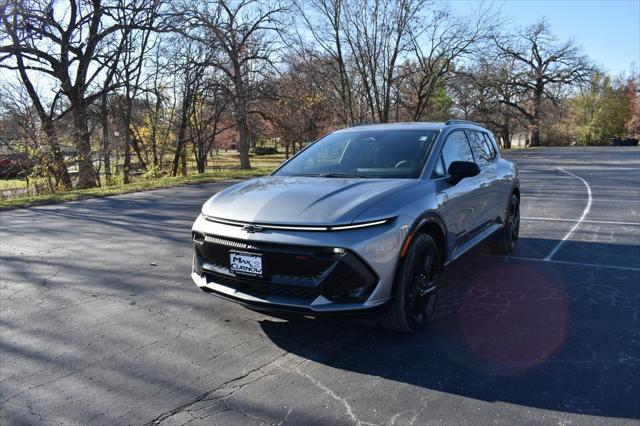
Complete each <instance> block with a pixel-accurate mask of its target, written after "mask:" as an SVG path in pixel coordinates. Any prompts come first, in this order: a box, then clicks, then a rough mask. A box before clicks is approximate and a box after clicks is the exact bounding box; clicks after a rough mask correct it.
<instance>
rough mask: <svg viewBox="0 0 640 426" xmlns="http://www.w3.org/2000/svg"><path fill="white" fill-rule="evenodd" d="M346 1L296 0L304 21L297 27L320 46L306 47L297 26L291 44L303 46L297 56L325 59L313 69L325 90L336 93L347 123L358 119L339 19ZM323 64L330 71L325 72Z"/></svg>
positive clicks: (343, 117) (339, 112)
mask: <svg viewBox="0 0 640 426" xmlns="http://www.w3.org/2000/svg"><path fill="white" fill-rule="evenodd" d="M345 3H346V2H345V1H343V0H297V1H296V3H295V5H296V9H297V12H298V15H299V16H300V17H301V21H302V22H303V23H304V25H303V26H302V27H301V29H300V30H302V31H305V32H309V33H310V34H311V36H312V38H313V42H314V43H315V44H316V45H317V46H318V48H319V54H318V53H316V52H315V50H314V49H313V48H307V47H306V43H305V42H304V40H303V36H302V35H301V34H300V30H299V31H298V32H296V34H295V38H294V39H292V42H291V44H292V45H298V46H302V49H298V52H297V53H298V55H299V57H300V58H303V59H304V58H309V59H308V60H307V61H308V62H316V64H317V62H318V61H322V62H324V63H326V65H327V66H326V67H317V66H316V67H314V69H313V71H315V72H316V74H317V73H318V72H320V73H321V74H322V75H321V78H320V79H319V80H322V81H323V83H326V85H325V91H326V92H329V91H331V92H333V93H335V94H337V96H335V98H336V100H337V101H338V102H337V104H338V107H337V108H336V109H337V111H338V114H339V115H340V118H341V122H342V124H344V125H349V124H352V123H354V122H356V121H357V120H356V114H355V113H354V100H353V88H352V84H353V82H352V76H351V75H350V73H349V71H348V65H347V53H346V52H345V46H344V44H345V41H344V35H343V23H342V19H343V9H344V7H345ZM325 68H326V70H328V71H330V72H324V71H325ZM334 76H337V78H334Z"/></svg>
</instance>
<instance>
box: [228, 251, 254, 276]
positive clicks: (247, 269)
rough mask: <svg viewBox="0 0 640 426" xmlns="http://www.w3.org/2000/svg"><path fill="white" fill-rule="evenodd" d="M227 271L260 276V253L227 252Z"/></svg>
mask: <svg viewBox="0 0 640 426" xmlns="http://www.w3.org/2000/svg"><path fill="white" fill-rule="evenodd" d="M229 271H231V272H232V273H234V272H237V273H240V274H248V275H255V276H262V255H259V254H254V253H245V252H239V251H230V252H229Z"/></svg>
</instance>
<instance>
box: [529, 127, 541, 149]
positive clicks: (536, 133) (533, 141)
mask: <svg viewBox="0 0 640 426" xmlns="http://www.w3.org/2000/svg"><path fill="white" fill-rule="evenodd" d="M529 141H530V142H529V146H540V124H539V123H536V124H534V125H533V127H532V128H531V133H530V137H529Z"/></svg>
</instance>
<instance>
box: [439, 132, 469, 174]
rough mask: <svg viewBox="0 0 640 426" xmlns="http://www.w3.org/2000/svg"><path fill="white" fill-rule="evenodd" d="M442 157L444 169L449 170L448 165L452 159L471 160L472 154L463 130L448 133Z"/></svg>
mask: <svg viewBox="0 0 640 426" xmlns="http://www.w3.org/2000/svg"><path fill="white" fill-rule="evenodd" d="M442 158H443V159H444V167H445V169H446V170H449V166H450V165H451V163H453V162H454V161H471V162H473V154H472V153H471V148H470V147H469V143H468V142H467V138H466V137H465V135H464V132H463V131H457V132H453V133H451V134H450V135H449V137H448V138H447V141H446V142H445V144H444V148H443V149H442Z"/></svg>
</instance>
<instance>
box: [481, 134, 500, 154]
mask: <svg viewBox="0 0 640 426" xmlns="http://www.w3.org/2000/svg"><path fill="white" fill-rule="evenodd" d="M482 135H483V136H484V140H485V142H486V143H487V147H488V149H489V150H490V151H491V152H492V153H493V158H496V155H498V150H497V148H496V143H495V141H493V140H491V137H489V135H488V134H486V133H483V134H482Z"/></svg>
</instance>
